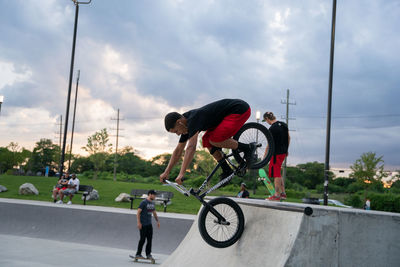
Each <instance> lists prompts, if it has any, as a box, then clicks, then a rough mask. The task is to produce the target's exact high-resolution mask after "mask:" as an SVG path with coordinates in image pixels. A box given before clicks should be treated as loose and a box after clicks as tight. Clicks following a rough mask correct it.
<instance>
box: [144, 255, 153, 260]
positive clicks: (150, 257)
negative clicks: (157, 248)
mask: <svg viewBox="0 0 400 267" xmlns="http://www.w3.org/2000/svg"><path fill="white" fill-rule="evenodd" d="M146 258H148V259H149V260H154V258H153V256H152V255H151V254H149V255H147V256H146Z"/></svg>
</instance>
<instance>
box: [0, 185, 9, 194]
mask: <svg viewBox="0 0 400 267" xmlns="http://www.w3.org/2000/svg"><path fill="white" fill-rule="evenodd" d="M6 191H8V190H7V187H5V186H2V185H0V193H1V192H6Z"/></svg>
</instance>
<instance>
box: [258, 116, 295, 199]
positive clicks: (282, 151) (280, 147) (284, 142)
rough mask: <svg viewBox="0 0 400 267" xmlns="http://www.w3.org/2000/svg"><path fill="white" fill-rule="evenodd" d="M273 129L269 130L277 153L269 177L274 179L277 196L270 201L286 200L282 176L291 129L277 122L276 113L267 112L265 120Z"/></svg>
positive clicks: (272, 161)
mask: <svg viewBox="0 0 400 267" xmlns="http://www.w3.org/2000/svg"><path fill="white" fill-rule="evenodd" d="M263 121H265V122H267V123H268V124H269V125H271V127H269V130H270V132H271V134H272V137H273V138H274V144H275V152H274V155H273V156H272V158H271V160H270V162H269V175H268V176H269V177H270V178H274V184H275V194H274V195H273V196H271V197H269V198H268V200H274V201H279V200H281V199H286V193H285V184H284V182H283V179H282V176H281V168H282V163H283V161H284V160H285V158H286V157H287V155H288V148H289V143H290V135H289V129H288V126H287V125H286V123H284V122H281V121H278V120H276V118H275V115H274V113H272V112H270V111H269V112H265V113H264V120H263Z"/></svg>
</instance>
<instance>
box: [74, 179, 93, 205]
mask: <svg viewBox="0 0 400 267" xmlns="http://www.w3.org/2000/svg"><path fill="white" fill-rule="evenodd" d="M92 191H93V186H91V185H83V184H81V185H79V191H78V192H77V193H80V192H82V195H83V205H86V198H87V196H88V195H90V193H91V192H92Z"/></svg>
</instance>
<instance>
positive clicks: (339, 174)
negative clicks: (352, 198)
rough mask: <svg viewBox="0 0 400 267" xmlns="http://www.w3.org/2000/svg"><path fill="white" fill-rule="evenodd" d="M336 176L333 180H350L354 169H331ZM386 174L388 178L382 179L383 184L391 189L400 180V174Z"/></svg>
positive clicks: (392, 172)
mask: <svg viewBox="0 0 400 267" xmlns="http://www.w3.org/2000/svg"><path fill="white" fill-rule="evenodd" d="M329 170H330V171H331V172H332V173H333V174H334V175H335V177H334V178H333V179H336V178H350V174H351V173H352V172H353V170H352V169H350V168H349V169H345V168H330V169H329ZM385 173H386V175H387V176H386V177H384V178H382V182H383V184H384V186H385V187H387V188H390V186H391V185H392V183H393V182H395V181H397V180H399V178H398V176H399V172H396V171H385Z"/></svg>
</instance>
